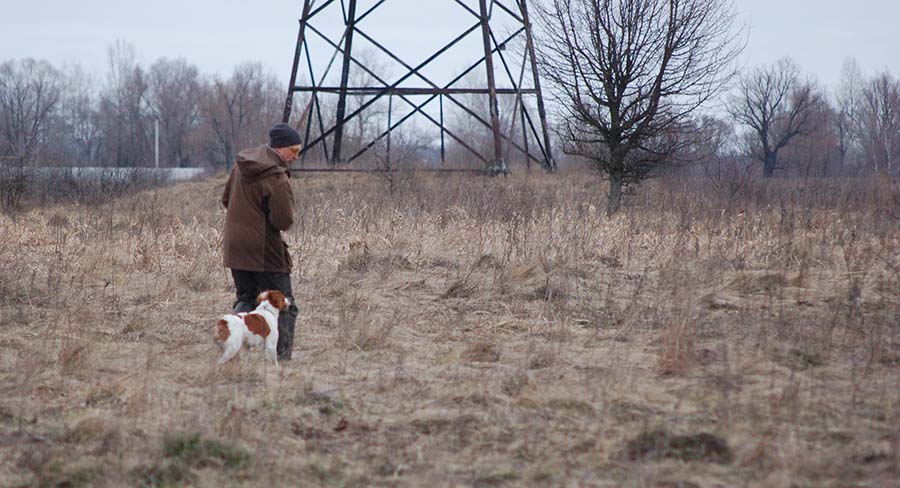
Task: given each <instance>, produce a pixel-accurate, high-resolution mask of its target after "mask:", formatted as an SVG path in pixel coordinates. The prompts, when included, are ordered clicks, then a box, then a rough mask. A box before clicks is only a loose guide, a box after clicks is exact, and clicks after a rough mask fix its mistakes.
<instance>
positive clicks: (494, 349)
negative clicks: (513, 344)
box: [462, 341, 500, 363]
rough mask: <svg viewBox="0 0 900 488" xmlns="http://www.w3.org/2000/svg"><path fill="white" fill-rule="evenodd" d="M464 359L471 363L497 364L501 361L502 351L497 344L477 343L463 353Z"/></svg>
mask: <svg viewBox="0 0 900 488" xmlns="http://www.w3.org/2000/svg"><path fill="white" fill-rule="evenodd" d="M462 359H463V360H464V361H469V362H480V363H496V362H497V361H499V360H500V349H499V347H498V346H497V344H494V343H491V342H486V341H476V342H474V343H472V344H470V345H469V347H468V348H466V350H465V351H463V353H462Z"/></svg>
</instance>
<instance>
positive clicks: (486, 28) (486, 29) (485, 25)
mask: <svg viewBox="0 0 900 488" xmlns="http://www.w3.org/2000/svg"><path fill="white" fill-rule="evenodd" d="M478 6H479V8H480V9H481V37H482V39H483V41H484V63H485V67H486V69H487V82H488V103H489V104H490V109H491V131H492V132H493V136H494V161H493V163H492V164H493V168H490V169H491V171H498V172H505V171H506V164H505V163H504V161H503V152H502V149H501V144H500V108H499V107H498V105H497V84H496V81H495V79H494V57H493V49H491V26H490V19H489V18H488V10H487V1H486V0H478Z"/></svg>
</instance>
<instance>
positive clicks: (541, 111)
mask: <svg viewBox="0 0 900 488" xmlns="http://www.w3.org/2000/svg"><path fill="white" fill-rule="evenodd" d="M519 7H520V9H521V11H522V20H523V21H525V48H526V49H527V53H526V55H527V56H528V57H529V58H531V74H532V76H534V89H535V91H536V92H537V104H538V117H540V119H541V131H542V132H543V136H544V169H546V170H547V171H554V170H556V169H557V168H556V160H555V159H553V151H551V150H550V131H549V130H548V129H547V111H546V109H545V108H544V96H543V94H542V93H543V92H542V91H541V77H540V75H539V74H538V66H537V58H536V57H535V56H534V38H533V37H532V35H531V20H530V19H529V17H528V0H520V2H519Z"/></svg>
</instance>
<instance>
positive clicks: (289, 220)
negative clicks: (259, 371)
mask: <svg viewBox="0 0 900 488" xmlns="http://www.w3.org/2000/svg"><path fill="white" fill-rule="evenodd" d="M301 147H302V146H301V143H300V134H298V133H297V131H295V130H294V129H292V128H291V127H290V126H289V125H287V124H275V125H274V126H272V128H271V129H270V130H269V144H268V145H262V146H258V147H253V148H249V149H245V150H243V151H241V152H240V153H238V156H237V161H236V163H235V165H234V168H232V169H231V173H229V175H228V181H227V182H226V183H225V191H224V192H223V193H222V205H224V206H225V208H226V210H227V212H226V217H225V238H224V241H223V243H222V247H223V255H224V258H225V259H224V261H225V267H227V268H231V276H232V277H233V278H234V284H235V287H236V288H237V301H236V302H235V304H234V313H240V312H250V311H252V310H253V309H255V308H256V297H257V295H259V293H260V292H262V291H263V290H280V291H281V292H282V293H284V295H285V296H286V297H288V298H290V299H291V300H290V301H291V306H290V308H289V309H288V310H285V311H284V312H282V313H280V314H279V316H278V359H279V360H286V359H290V358H291V350H292V348H293V343H294V325H295V323H296V321H297V306H296V305H295V304H294V303H295V301H294V295H293V292H292V290H291V265H292V263H291V256H290V254H289V253H288V246H287V243H286V242H285V241H284V239H283V238H282V236H281V232H282V231H286V230H288V229H289V228H290V227H291V224H293V223H294V194H293V191H292V190H291V182H290V172H289V171H288V165H289V164H290V163H291V161H293V160H295V159H297V156H298V155H299V153H300V149H301Z"/></svg>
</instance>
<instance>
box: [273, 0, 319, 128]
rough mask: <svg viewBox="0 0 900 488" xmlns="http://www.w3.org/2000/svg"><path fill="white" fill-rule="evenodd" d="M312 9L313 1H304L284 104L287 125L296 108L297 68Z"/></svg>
mask: <svg viewBox="0 0 900 488" xmlns="http://www.w3.org/2000/svg"><path fill="white" fill-rule="evenodd" d="M310 7H312V0H304V1H303V15H302V16H301V17H300V31H299V32H298V33H297V48H296V50H295V51H294V65H293V67H292V68H291V81H290V83H289V84H288V94H287V100H286V101H285V102H284V115H283V116H282V118H281V121H282V122H284V123H285V124H287V123H290V120H291V109H292V108H293V106H294V86H295V85H296V84H297V67H298V65H299V64H300V54H301V50H302V49H303V41H304V40H305V35H306V22H307V20H309V9H310Z"/></svg>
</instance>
